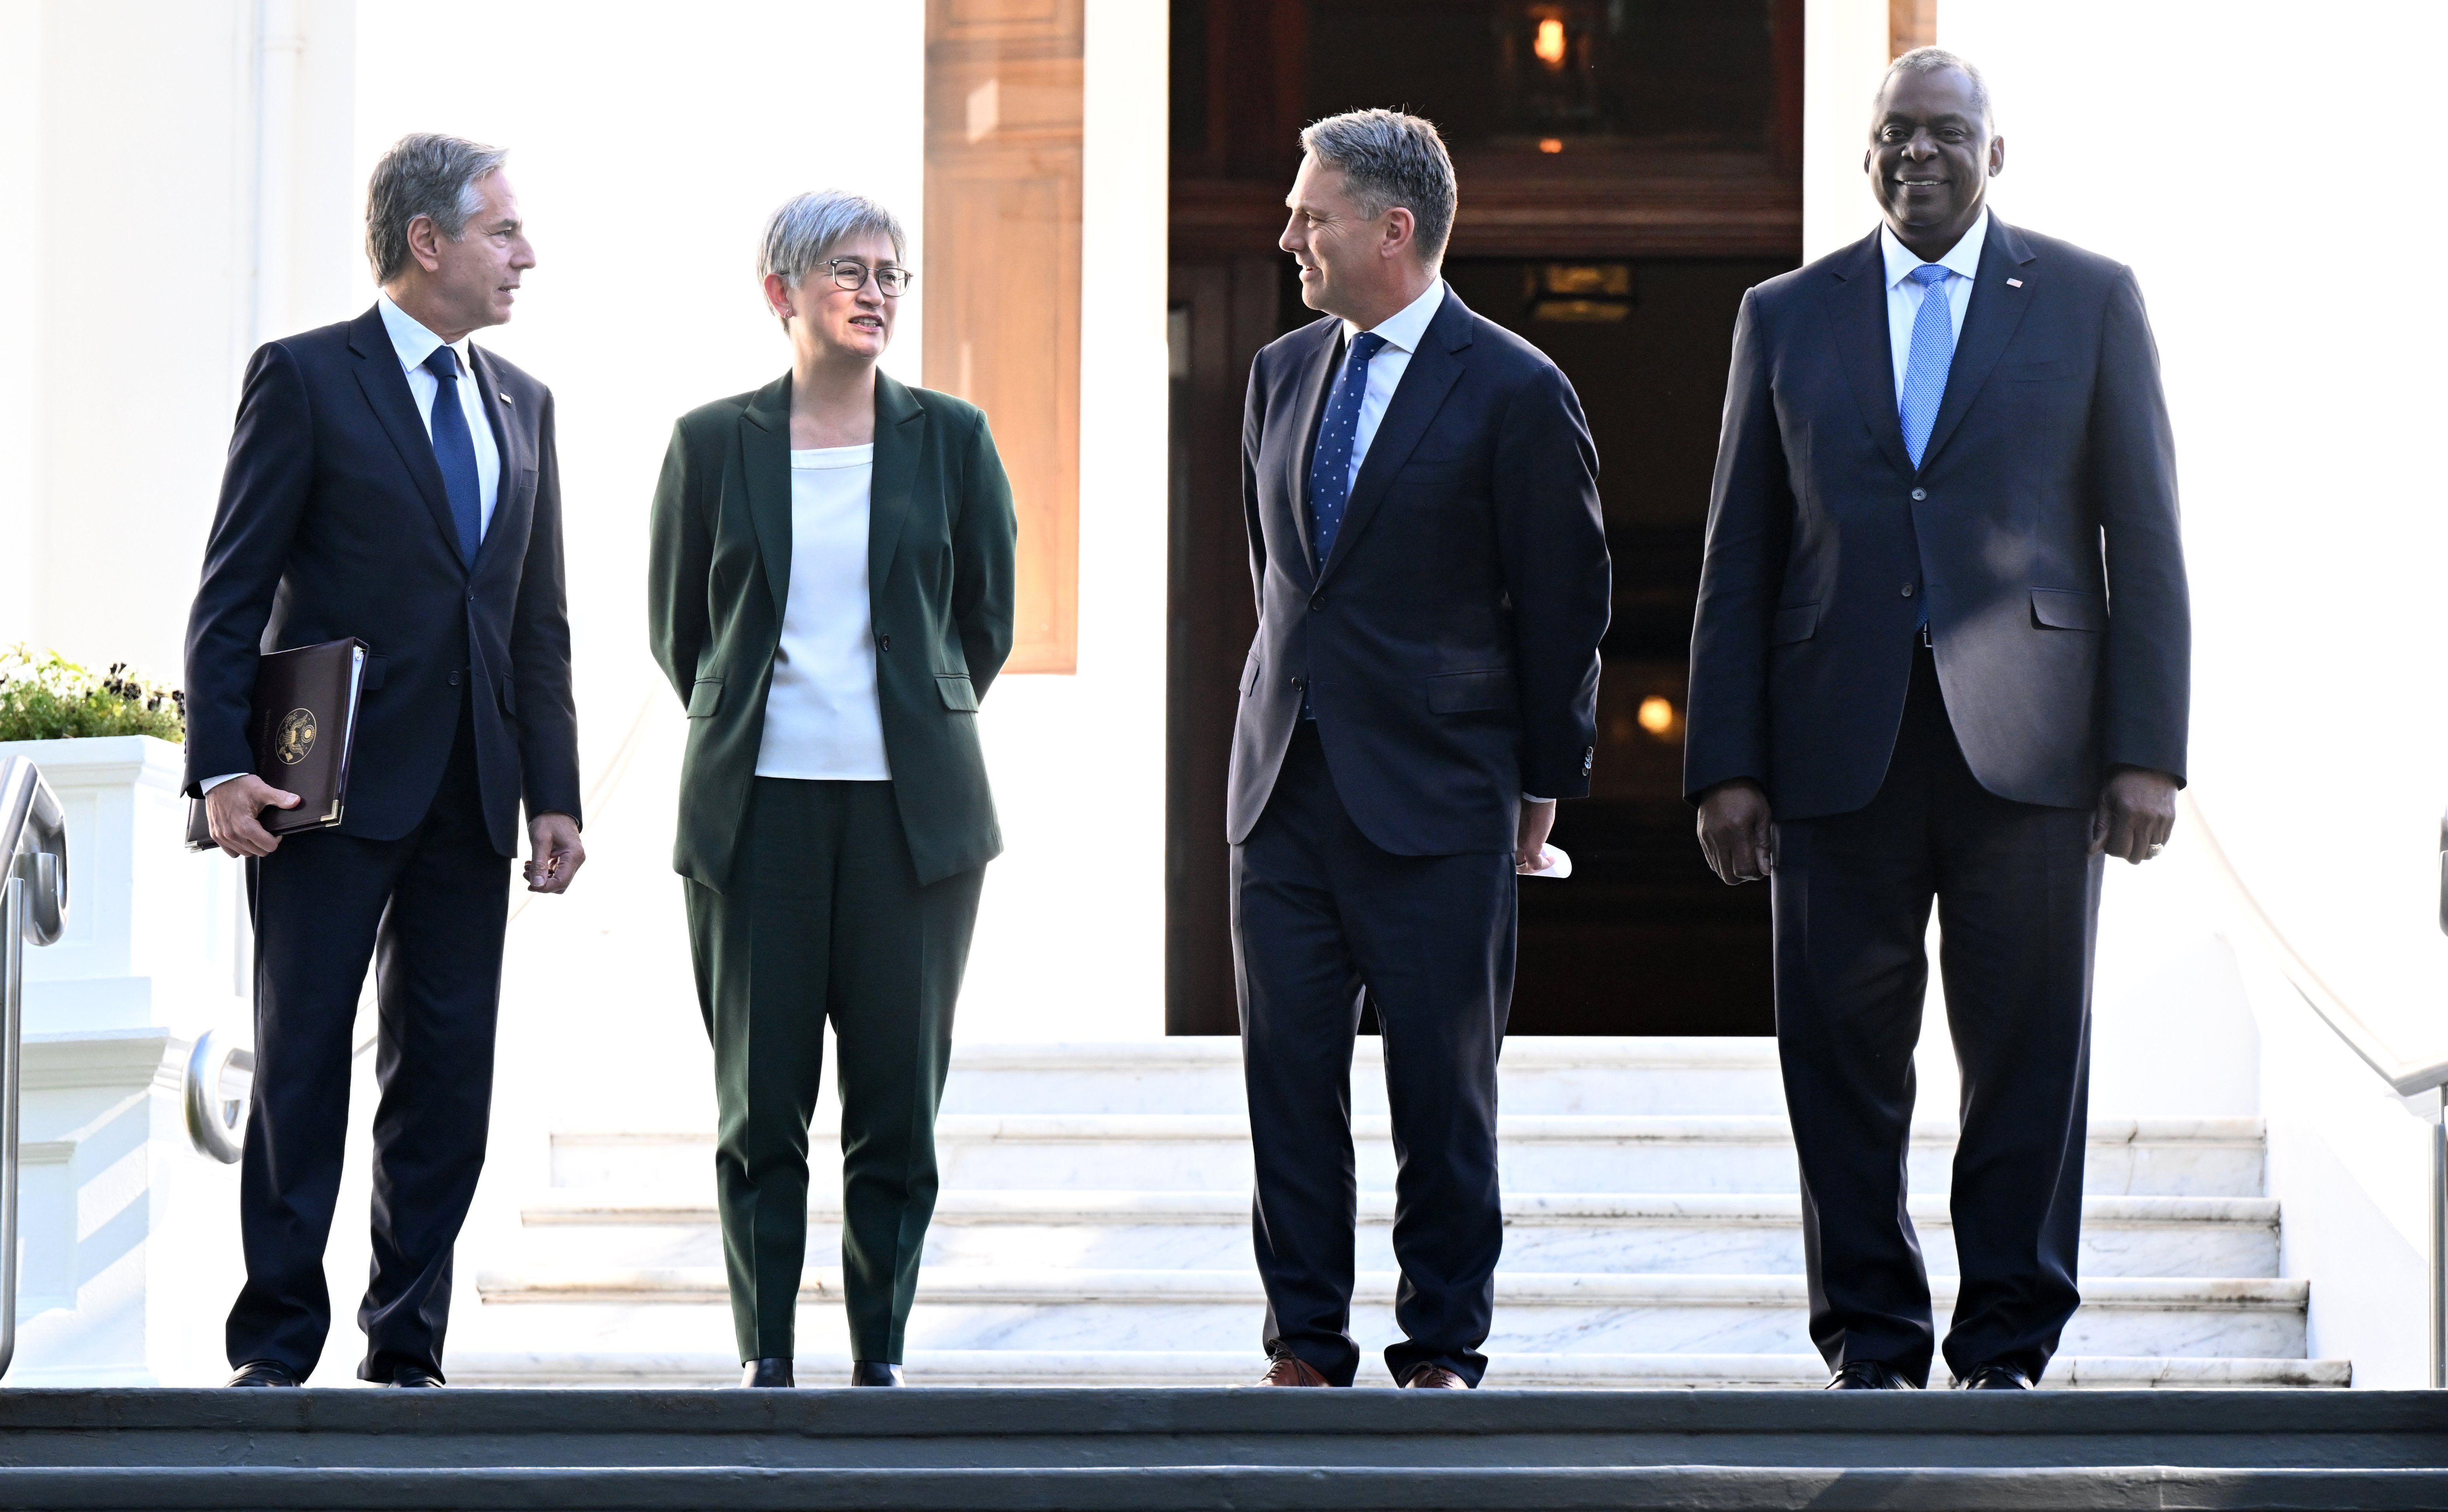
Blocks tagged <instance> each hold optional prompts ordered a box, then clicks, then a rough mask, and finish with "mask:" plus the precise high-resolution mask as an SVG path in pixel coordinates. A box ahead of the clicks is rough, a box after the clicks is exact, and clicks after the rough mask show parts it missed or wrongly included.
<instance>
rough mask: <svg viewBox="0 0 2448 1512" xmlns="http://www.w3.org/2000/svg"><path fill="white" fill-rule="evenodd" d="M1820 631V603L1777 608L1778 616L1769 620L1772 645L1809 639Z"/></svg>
mask: <svg viewBox="0 0 2448 1512" xmlns="http://www.w3.org/2000/svg"><path fill="white" fill-rule="evenodd" d="M1818 633H1819V605H1817V604H1815V603H1793V604H1788V605H1787V606H1786V607H1784V608H1782V609H1779V610H1777V611H1776V617H1775V618H1774V619H1772V620H1770V621H1769V622H1768V643H1769V644H1770V645H1791V644H1793V643H1794V642H1795V641H1807V640H1809V639H1810V638H1811V637H1812V636H1815V635H1817V634H1818Z"/></svg>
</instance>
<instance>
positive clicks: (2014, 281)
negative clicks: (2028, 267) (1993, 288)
mask: <svg viewBox="0 0 2448 1512" xmlns="http://www.w3.org/2000/svg"><path fill="white" fill-rule="evenodd" d="M2022 286H2023V280H2022V279H2020V278H2009V279H2007V280H2006V287H2007V288H2009V289H2019V288H2021V287H2022Z"/></svg>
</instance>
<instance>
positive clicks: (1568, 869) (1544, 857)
mask: <svg viewBox="0 0 2448 1512" xmlns="http://www.w3.org/2000/svg"><path fill="white" fill-rule="evenodd" d="M1514 870H1515V871H1518V872H1520V874H1521V875H1523V876H1525V877H1554V878H1556V879H1557V880H1558V881H1561V880H1563V879H1564V878H1565V877H1568V876H1571V875H1572V874H1573V858H1572V857H1571V856H1568V855H1566V854H1565V853H1564V848H1563V847H1562V846H1559V845H1542V846H1540V848H1539V864H1538V865H1537V866H1535V867H1516V868H1514Z"/></svg>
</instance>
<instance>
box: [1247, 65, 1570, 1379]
mask: <svg viewBox="0 0 2448 1512" xmlns="http://www.w3.org/2000/svg"><path fill="white" fill-rule="evenodd" d="M1301 145H1302V146H1303V147H1304V148H1305V149H1306V150H1307V156H1306V158H1305V159H1304V161H1303V162H1302V164H1301V168H1300V175H1299V178H1298V179H1297V180H1296V181H1295V182H1293V185H1292V191H1291V195H1290V196H1289V197H1288V198H1287V200H1286V202H1287V203H1288V204H1289V205H1290V206H1291V223H1290V224H1289V225H1288V226H1287V227H1286V228H1285V231H1284V235H1283V241H1282V245H1283V248H1284V250H1285V251H1287V252H1289V253H1291V255H1292V258H1293V260H1295V261H1296V262H1298V263H1299V264H1300V281H1301V297H1302V298H1303V300H1305V301H1306V302H1307V303H1308V304H1309V305H1310V307H1311V308H1312V309H1316V310H1322V311H1324V312H1326V316H1325V318H1323V319H1320V320H1317V321H1315V322H1313V323H1311V324H1310V325H1308V326H1306V327H1303V328H1302V329H1301V330H1298V331H1295V332H1293V333H1292V334H1291V335H1287V336H1285V337H1283V338H1282V339H1281V340H1279V341H1276V342H1274V343H1273V344H1272V345H1271V346H1269V347H1268V348H1267V349H1266V350H1265V351H1263V352H1261V353H1259V354H1258V357H1257V360H1256V362H1255V363H1253V365H1252V367H1251V370H1250V401H1249V413H1248V419H1247V421H1246V422H1245V424H1244V427H1243V431H1242V459H1241V497H1242V501H1243V506H1244V507H1245V509H1246V510H1247V512H1248V515H1249V530H1250V569H1251V575H1252V577H1253V580H1254V584H1255V586H1256V589H1257V595H1258V634H1257V639H1256V641H1255V642H1254V643H1253V645H1252V646H1251V648H1250V660H1249V664H1248V667H1247V669H1246V670H1245V671H1244V672H1243V673H1242V678H1241V709H1240V716H1239V719H1238V721H1237V723H1236V724H1235V726H1234V736H1233V769H1232V779H1231V782H1232V785H1231V793H1230V796H1229V799H1228V803H1227V807H1226V824H1227V826H1228V837H1229V838H1230V839H1231V841H1232V843H1233V932H1234V952H1235V962H1236V966H1237V976H1238V981H1239V987H1240V998H1241V1030H1242V1039H1243V1046H1244V1056H1245V1064H1246V1071H1247V1078H1248V1083H1249V1100H1250V1126H1251V1137H1252V1140H1253V1145H1254V1147H1255V1153H1256V1158H1257V1178H1258V1179H1257V1188H1258V1190H1257V1203H1256V1214H1255V1220H1256V1221H1255V1228H1256V1238H1257V1251H1258V1270H1259V1273H1260V1274H1261V1276H1262V1277H1263V1278H1264V1280H1265V1283H1266V1289H1267V1321H1266V1333H1265V1342H1266V1348H1267V1351H1268V1354H1269V1355H1270V1357H1271V1360H1270V1365H1269V1368H1268V1372H1267V1376H1266V1382H1267V1384H1269V1385H1275V1386H1328V1385H1334V1386H1348V1385H1350V1384H1351V1380H1352V1376H1353V1373H1354V1371H1355V1370H1356V1369H1357V1368H1358V1366H1359V1360H1360V1351H1359V1349H1358V1347H1357V1346H1356V1345H1355V1344H1354V1343H1353V1342H1352V1339H1351V1335H1350V1332H1349V1320H1350V1311H1351V1286H1352V1229H1353V1224H1354V1221H1355V1217H1356V1205H1357V1196H1358V1187H1357V1183H1356V1181H1355V1179H1354V1176H1353V1168H1352V1154H1351V1120H1350V1105H1351V1095H1350V1081H1351V1047H1352V1039H1353V1036H1354V1035H1355V1034H1356V1033H1357V1031H1358V1027H1359V1018H1360V1004H1361V998H1362V994H1363V992H1364V990H1365V992H1366V994H1367V1000H1368V1001H1369V1002H1370V1003H1371V1004H1372V1005H1374V1006H1375V1008H1376V1011H1377V1021H1378V1024H1379V1028H1380V1031H1381V1032H1382V1034H1383V1035H1384V1037H1385V1045H1386V1079H1387V1097H1388V1099H1389V1101H1390V1102H1391V1105H1392V1111H1393V1116H1394V1148H1395V1152H1396V1156H1397V1158H1398V1160H1399V1161H1400V1168H1399V1170H1400V1174H1399V1176H1398V1177H1397V1178H1396V1194H1397V1195H1396V1208H1395V1216H1394V1254H1395V1258H1396V1260H1397V1262H1398V1263H1399V1264H1400V1265H1401V1266H1402V1271H1403V1280H1402V1286H1401V1290H1400V1291H1399V1292H1398V1293H1397V1295H1396V1299H1395V1316H1396V1319H1397V1321H1398V1322H1399V1323H1400V1324H1401V1325H1402V1329H1403V1332H1404V1334H1405V1335H1406V1337H1405V1339H1404V1341H1403V1342H1402V1343H1400V1344H1397V1345H1395V1346H1393V1347H1392V1348H1390V1349H1387V1351H1386V1363H1387V1367H1388V1368H1390V1369H1391V1370H1392V1371H1393V1374H1394V1378H1395V1380H1396V1381H1397V1382H1398V1383H1400V1384H1401V1385H1404V1386H1412V1387H1472V1386H1476V1385H1478V1383H1479V1379H1480V1376H1481V1374H1482V1371H1484V1370H1485V1369H1486V1368H1487V1360H1486V1357H1485V1356H1483V1355H1482V1354H1481V1353H1480V1352H1479V1346H1480V1345H1481V1343H1482V1342H1483V1341H1484V1340H1485V1339H1486V1337H1487V1330H1488V1322H1489V1317H1490V1313H1491V1311H1492V1309H1493V1304H1494V1299H1495V1273H1496V1258H1497V1252H1498V1251H1499V1249H1501V1246H1502V1243H1503V1214H1502V1212H1501V1208H1500V1206H1499V1202H1498V1193H1497V1173H1496V1058H1497V1052H1498V1049H1499V1047H1500V1046H1501V1043H1502V1042H1503V1038H1504V1020H1505V1015H1506V1013H1507V1011H1508V1010H1509V1008H1510V1006H1511V1002H1512V995H1513V947H1514V890H1515V888H1516V886H1517V883H1516V880H1515V867H1516V865H1517V863H1518V864H1519V865H1520V866H1522V867H1525V868H1531V869H1536V868H1537V867H1538V866H1539V864H1540V861H1539V857H1540V850H1541V848H1542V846H1543V844H1544V842H1545V840H1546V836H1547V833H1548V829H1549V827H1550V825H1551V824H1552V823H1553V822H1554V818H1555V804H1554V800H1555V799H1558V798H1572V797H1579V796H1581V795H1583V794H1587V793H1588V792H1589V770H1590V757H1591V753H1592V749H1593V744H1594V737H1595V729H1596V724H1595V720H1596V703H1597V679H1598V660H1597V644H1598V638H1599V637H1600V636H1601V635H1602V634H1604V633H1605V630H1606V623H1607V609H1608V594H1609V567H1608V562H1607V551H1606V536H1605V531H1604V529H1603V527H1602V526H1601V524H1600V521H1599V515H1598V497H1597V452H1596V450H1595V449H1594V448H1593V447H1592V446H1591V444H1590V436H1589V430H1588V428H1587V426H1585V425H1584V424H1583V423H1582V419H1581V411H1580V404H1579V401H1578V399H1576V398H1575V397H1574V394H1573V389H1572V385H1571V384H1569V383H1567V382H1565V380H1564V375H1563V374H1562V373H1559V372H1557V371H1556V366H1555V364H1554V363H1552V362H1549V361H1548V360H1547V358H1546V357H1545V356H1544V355H1543V354H1540V352H1539V351H1538V350H1537V349H1536V348H1534V347H1532V346H1530V345H1529V344H1528V343H1527V342H1524V341H1523V340H1521V339H1520V337H1519V336H1516V335H1513V334H1511V333H1510V332H1508V331H1505V330H1504V329H1502V328H1501V327H1500V326H1497V325H1494V324H1492V323H1490V322H1489V321H1486V320H1483V319H1481V318H1480V317H1479V316H1475V315H1473V314H1471V312H1470V311H1468V310H1467V309H1465V308H1463V302H1462V300H1461V299H1459V298H1458V297H1455V295H1454V293H1453V291H1452V290H1450V289H1448V288H1446V287H1445V286H1444V280H1443V279H1441V278H1439V277H1438V276H1437V270H1438V267H1439V264H1440V262H1441V261H1442V259H1443V258H1444V244H1445V236H1446V233H1447V232H1448V231H1449V230H1450V229H1451V227H1452V225H1453V213H1454V179H1453V165H1452V163H1450V162H1449V161H1448V160H1447V158H1446V156H1445V149H1444V143H1443V142H1442V141H1441V140H1439V138H1438V136H1437V131H1436V128H1435V127H1434V126H1432V125H1430V124H1428V123H1427V122H1425V121H1423V120H1420V119H1419V118H1418V117H1416V116H1406V115H1398V114H1395V113H1394V112H1391V111H1387V110H1362V111H1356V112H1353V113H1351V114H1349V115H1343V116H1336V117H1333V118H1332V119H1330V120H1326V121H1321V122H1318V123H1317V124H1314V125H1312V126H1310V128H1309V129H1308V130H1307V131H1305V132H1303V133H1302V134H1301Z"/></svg>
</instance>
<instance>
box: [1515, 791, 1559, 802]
mask: <svg viewBox="0 0 2448 1512" xmlns="http://www.w3.org/2000/svg"><path fill="white" fill-rule="evenodd" d="M1521 801H1522V802H1524V803H1553V802H1555V801H1556V800H1555V799H1553V798H1534V797H1532V796H1531V795H1530V794H1527V793H1525V794H1521Z"/></svg>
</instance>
